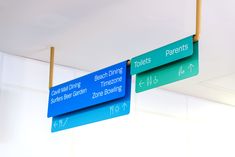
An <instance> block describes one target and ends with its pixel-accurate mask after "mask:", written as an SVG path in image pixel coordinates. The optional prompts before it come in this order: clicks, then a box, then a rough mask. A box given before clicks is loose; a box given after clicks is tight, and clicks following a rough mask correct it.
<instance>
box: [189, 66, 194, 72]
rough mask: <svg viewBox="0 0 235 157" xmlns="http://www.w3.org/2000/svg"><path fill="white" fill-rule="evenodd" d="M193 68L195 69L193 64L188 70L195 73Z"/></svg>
mask: <svg viewBox="0 0 235 157" xmlns="http://www.w3.org/2000/svg"><path fill="white" fill-rule="evenodd" d="M193 68H194V65H193V64H189V66H188V69H189V71H190V72H192V71H193Z"/></svg>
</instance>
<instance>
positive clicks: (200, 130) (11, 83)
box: [0, 53, 235, 157]
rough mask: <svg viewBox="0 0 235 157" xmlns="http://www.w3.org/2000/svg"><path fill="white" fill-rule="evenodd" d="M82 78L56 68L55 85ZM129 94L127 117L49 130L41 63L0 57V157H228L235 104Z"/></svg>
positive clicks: (231, 150)
mask: <svg viewBox="0 0 235 157" xmlns="http://www.w3.org/2000/svg"><path fill="white" fill-rule="evenodd" d="M84 74H85V73H84V72H81V71H78V70H75V69H71V68H66V67H62V66H56V68H55V84H58V83H62V82H64V81H67V80H70V79H73V78H75V77H78V76H81V75H84ZM132 92H133V94H132V109H131V113H130V115H128V116H124V117H120V118H115V119H112V120H107V121H103V122H99V123H93V124H90V125H85V126H82V127H77V128H74V129H70V130H67V131H62V132H58V133H51V132H50V125H51V119H48V118H47V101H48V64H47V63H43V62H39V61H34V60H30V59H25V58H20V57H15V56H11V55H7V54H3V53H0V124H1V125H0V156H1V157H15V156H18V157H37V156H38V157H42V156H45V157H46V156H57V157H65V156H66V157H74V156H76V157H78V156H82V157H87V156H88V157H94V156H102V157H106V156H107V157H108V156H117V157H120V156H148V157H151V156H152V157H155V156H159V157H172V156H177V157H188V156H190V157H198V156H200V157H208V156H213V157H224V156H226V157H234V156H235V151H234V145H235V134H234V132H235V126H234V123H235V108H234V107H231V106H226V105H223V104H218V103H214V102H209V101H205V100H202V99H197V98H194V97H190V96H186V95H181V94H177V93H172V92H169V91H164V90H159V89H158V90H150V91H147V92H143V93H140V94H135V93H134V88H133V90H132Z"/></svg>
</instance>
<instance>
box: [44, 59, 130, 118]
mask: <svg viewBox="0 0 235 157" xmlns="http://www.w3.org/2000/svg"><path fill="white" fill-rule="evenodd" d="M126 67H127V61H125V62H121V63H119V64H116V65H113V66H110V67H107V68H105V69H102V70H99V71H96V72H94V73H91V74H88V75H85V76H83V77H80V78H77V79H74V80H71V81H68V82H66V83H63V84H61V85H58V86H55V87H52V88H51V89H50V95H49V102H48V104H49V105H48V117H54V116H58V115H61V114H65V113H68V112H72V111H75V110H80V109H84V108H87V107H90V106H94V105H97V104H100V103H103V102H107V101H110V100H114V99H118V98H121V97H124V96H125V92H126V91H125V88H126V74H127V73H126Z"/></svg>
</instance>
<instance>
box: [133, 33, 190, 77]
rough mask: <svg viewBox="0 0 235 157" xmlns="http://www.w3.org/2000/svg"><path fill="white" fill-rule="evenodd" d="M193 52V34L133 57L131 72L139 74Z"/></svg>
mask: <svg viewBox="0 0 235 157" xmlns="http://www.w3.org/2000/svg"><path fill="white" fill-rule="evenodd" d="M192 54H193V36H190V37H187V38H184V39H182V40H179V41H177V42H174V43H171V44H169V45H166V46H163V47H161V48H158V49H155V50H153V51H150V52H147V53H145V54H142V55H140V56H137V57H134V58H132V59H131V74H132V75H134V74H138V73H141V72H144V71H147V70H150V69H153V68H156V67H159V66H162V65H165V64H168V63H171V62H174V61H176V60H179V59H182V58H185V57H188V56H191V55H192Z"/></svg>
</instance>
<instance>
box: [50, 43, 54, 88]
mask: <svg viewBox="0 0 235 157" xmlns="http://www.w3.org/2000/svg"><path fill="white" fill-rule="evenodd" d="M54 55H55V48H54V47H51V53H50V72H49V88H51V87H53V78H54Z"/></svg>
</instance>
